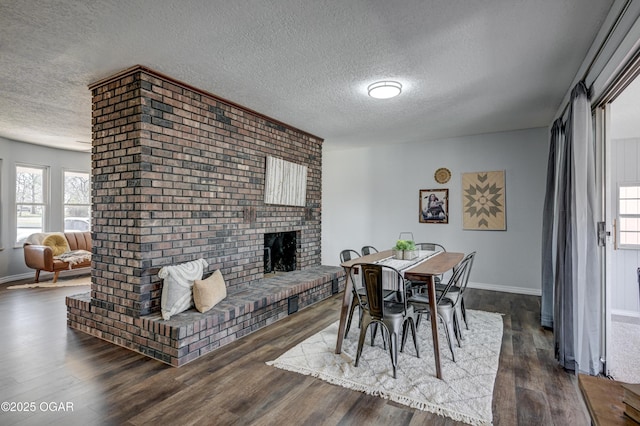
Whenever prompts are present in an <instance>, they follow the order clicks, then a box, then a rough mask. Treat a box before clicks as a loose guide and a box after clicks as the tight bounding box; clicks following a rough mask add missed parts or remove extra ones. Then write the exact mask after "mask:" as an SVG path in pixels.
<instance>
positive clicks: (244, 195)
mask: <svg viewBox="0 0 640 426" xmlns="http://www.w3.org/2000/svg"><path fill="white" fill-rule="evenodd" d="M90 88H91V90H92V96H93V156H92V168H93V223H92V231H93V232H94V238H93V244H94V255H93V284H92V292H91V300H92V302H91V303H92V304H93V305H94V306H96V307H99V308H101V309H105V310H106V311H110V312H113V313H114V318H115V317H116V316H117V314H125V315H130V316H134V317H138V316H141V315H146V314H149V313H151V312H155V311H158V310H159V308H160V294H161V284H162V281H161V280H160V279H159V278H158V277H157V273H158V270H159V269H160V268H161V267H162V266H165V265H172V264H177V263H182V262H186V261H190V260H194V259H198V258H204V259H205V260H206V261H207V262H208V263H209V268H208V270H207V271H208V272H211V271H214V270H215V269H220V270H221V272H222V274H223V275H224V277H225V280H226V282H227V286H228V287H229V290H230V291H233V290H234V289H241V288H244V287H246V286H249V285H251V283H252V282H255V281H256V280H258V279H260V278H262V276H263V243H264V234H265V233H266V232H283V231H291V230H296V231H298V232H299V236H300V239H299V241H298V246H299V248H298V253H297V262H298V268H299V269H305V268H308V267H311V266H317V265H320V230H321V229H320V227H321V221H320V217H321V159H322V139H320V138H317V137H314V136H312V135H309V134H307V133H305V132H303V131H300V130H297V129H295V128H292V127H289V126H286V125H284V124H282V123H280V122H277V121H274V120H272V119H270V118H268V117H265V116H262V115H260V114H258V113H255V112H253V111H250V110H248V109H246V108H243V107H240V106H238V105H235V104H233V103H231V102H227V101H225V100H222V99H219V98H217V97H215V96H213V95H211V94H208V93H206V92H204V91H201V90H198V89H195V88H193V87H190V86H189V85H187V84H184V83H180V82H177V81H175V80H173V79H171V78H169V77H166V76H162V75H160V74H158V73H156V72H154V71H152V70H149V69H146V68H144V67H135V68H132V69H130V70H127V71H125V72H122V73H120V74H118V75H116V76H113V77H111V78H108V79H105V80H102V81H100V82H97V83H95V84H93V85H92V86H91V87H90ZM267 155H271V156H274V157H278V158H282V159H284V160H287V161H291V162H294V163H298V164H304V165H306V166H307V167H308V176H307V202H306V207H290V206H274V205H266V204H265V203H264V201H263V200H264V183H265V161H266V156H267Z"/></svg>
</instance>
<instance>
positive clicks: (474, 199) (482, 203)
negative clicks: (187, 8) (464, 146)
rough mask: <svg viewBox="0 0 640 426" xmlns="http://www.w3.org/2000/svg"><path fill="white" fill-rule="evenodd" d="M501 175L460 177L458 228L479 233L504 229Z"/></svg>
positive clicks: (504, 218) (503, 188)
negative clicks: (459, 216)
mask: <svg viewBox="0 0 640 426" xmlns="http://www.w3.org/2000/svg"><path fill="white" fill-rule="evenodd" d="M505 193H506V191H505V173H504V171H503V170H502V171H495V172H473V173H463V174H462V228H463V229H470V230H481V231H504V230H506V229H507V212H506V207H507V205H506V203H505Z"/></svg>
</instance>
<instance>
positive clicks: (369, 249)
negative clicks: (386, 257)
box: [360, 246, 378, 256]
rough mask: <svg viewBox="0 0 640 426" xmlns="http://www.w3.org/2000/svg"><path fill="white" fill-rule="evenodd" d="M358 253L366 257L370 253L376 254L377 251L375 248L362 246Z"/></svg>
mask: <svg viewBox="0 0 640 426" xmlns="http://www.w3.org/2000/svg"><path fill="white" fill-rule="evenodd" d="M360 252H361V253H362V255H363V256H366V255H368V254H371V253H378V249H377V248H375V247H374V246H363V247H362V248H361V249H360Z"/></svg>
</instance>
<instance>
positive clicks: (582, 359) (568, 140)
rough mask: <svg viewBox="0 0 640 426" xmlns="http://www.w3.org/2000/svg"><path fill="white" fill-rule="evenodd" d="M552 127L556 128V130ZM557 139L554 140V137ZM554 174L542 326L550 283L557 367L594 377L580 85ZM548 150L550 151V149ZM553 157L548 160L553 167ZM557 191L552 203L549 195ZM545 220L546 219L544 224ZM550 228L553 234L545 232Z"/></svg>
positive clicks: (587, 117) (589, 182) (594, 296)
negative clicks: (549, 250)
mask: <svg viewBox="0 0 640 426" xmlns="http://www.w3.org/2000/svg"><path fill="white" fill-rule="evenodd" d="M555 127H556V126H555V125H554V128H555ZM555 136H557V135H555ZM553 138H554V132H553V130H552V144H551V145H552V148H554V149H557V151H555V152H556V154H555V155H557V156H558V158H557V159H556V162H554V164H557V169H556V170H555V176H553V178H554V179H553V180H555V184H551V183H549V181H550V180H551V178H552V177H550V176H547V191H548V193H547V196H546V197H545V215H546V214H547V211H546V208H547V202H548V203H549V205H550V204H551V203H552V200H555V208H554V209H553V213H554V214H553V216H555V217H556V219H553V220H557V223H555V224H554V223H553V222H551V223H549V222H548V221H545V222H544V224H543V249H544V248H545V247H546V248H547V249H548V247H549V246H552V247H553V246H554V241H555V248H556V251H555V265H554V267H553V270H552V271H549V268H550V267H551V265H552V264H553V263H554V253H551V255H550V259H549V256H548V255H547V254H544V253H543V265H542V267H543V269H542V271H543V302H542V303H543V306H542V308H541V309H542V312H541V313H542V317H541V322H543V325H545V323H544V322H545V321H548V313H549V305H548V303H549V300H548V298H549V287H550V284H549V282H548V281H546V280H548V279H549V278H550V277H551V279H552V280H553V286H554V287H553V293H552V294H553V300H552V303H553V319H552V324H553V332H554V337H555V351H556V357H557V359H558V362H559V363H560V365H562V366H563V367H565V368H567V369H570V370H574V371H576V372H582V373H587V374H591V375H597V374H598V373H599V372H600V369H601V368H600V367H601V366H600V362H599V358H600V352H601V348H600V334H601V315H602V313H601V311H600V306H601V303H600V294H601V293H600V286H601V283H600V262H599V248H598V244H597V220H598V216H599V213H598V211H599V210H598V197H597V192H596V189H597V188H596V177H595V171H596V170H595V141H594V138H593V126H592V116H591V102H590V100H589V91H588V89H587V87H586V86H585V84H584V82H580V83H578V84H577V85H576V87H575V88H574V89H573V91H572V93H571V103H570V106H569V115H568V118H567V123H566V125H565V137H564V143H562V138H559V139H557V140H556V143H559V145H560V149H558V147H557V146H555V147H554V146H553V145H554V143H553ZM550 149H551V148H550ZM551 156H552V154H551V153H550V154H549V157H550V160H549V161H550V162H551ZM551 186H555V197H554V196H553V195H552V194H550V193H549V191H550V189H549V188H550V187H551ZM545 220H546V219H545ZM549 227H550V228H551V231H549Z"/></svg>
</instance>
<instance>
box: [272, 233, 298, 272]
mask: <svg viewBox="0 0 640 426" xmlns="http://www.w3.org/2000/svg"><path fill="white" fill-rule="evenodd" d="M296 251H297V238H296V231H289V232H273V233H268V234H264V273H265V274H267V273H275V272H290V271H295V270H296V269H297V261H296Z"/></svg>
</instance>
